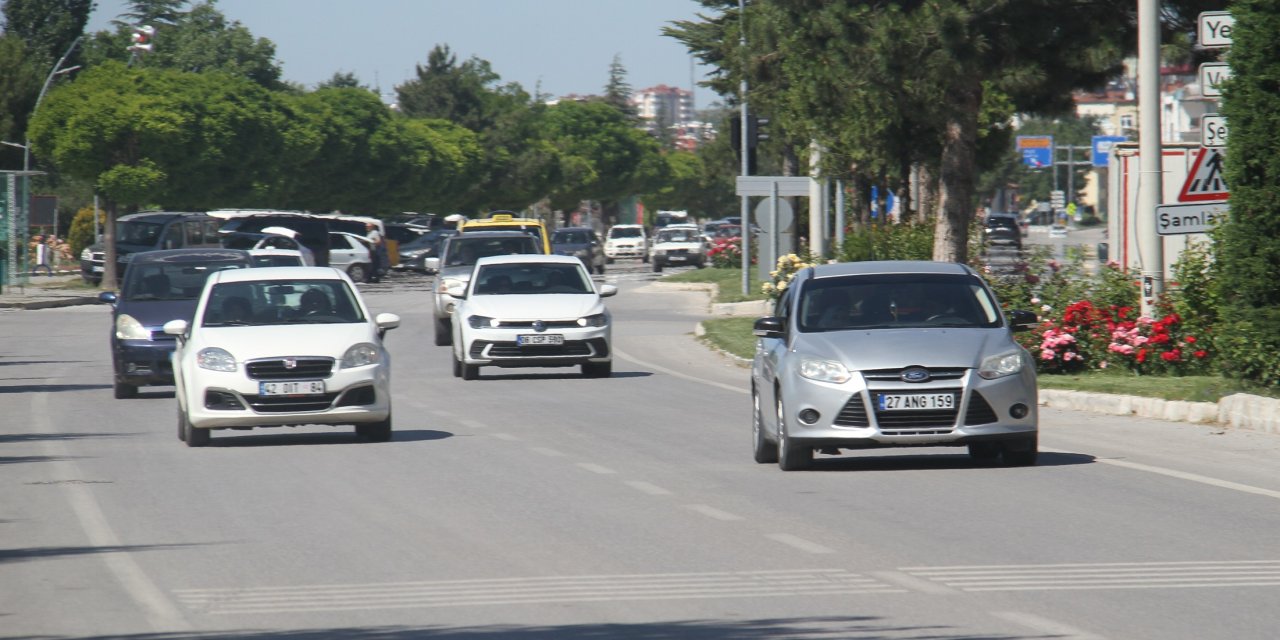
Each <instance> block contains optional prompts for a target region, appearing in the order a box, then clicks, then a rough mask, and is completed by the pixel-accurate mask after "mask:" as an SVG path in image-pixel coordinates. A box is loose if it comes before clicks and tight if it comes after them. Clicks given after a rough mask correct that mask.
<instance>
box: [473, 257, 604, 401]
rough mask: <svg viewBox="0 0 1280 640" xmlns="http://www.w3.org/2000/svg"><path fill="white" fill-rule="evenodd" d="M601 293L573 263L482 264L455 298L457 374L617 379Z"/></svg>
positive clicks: (517, 260) (510, 260)
mask: <svg viewBox="0 0 1280 640" xmlns="http://www.w3.org/2000/svg"><path fill="white" fill-rule="evenodd" d="M616 293H618V288H617V287H615V286H613V285H608V284H602V285H600V288H599V290H597V289H596V286H595V284H594V283H593V282H592V281H591V276H589V275H588V274H587V271H586V269H585V268H584V267H583V266H582V261H581V260H579V259H578V258H575V257H573V256H551V255H528V254H525V255H509V256H494V257H490V258H481V259H480V260H479V261H477V262H476V266H475V269H474V271H473V272H472V275H471V280H470V281H469V282H468V283H467V284H466V285H455V286H454V287H452V288H450V289H449V295H451V296H454V297H455V298H459V299H460V302H458V304H457V305H455V306H454V309H453V374H454V375H455V376H458V377H461V378H463V379H465V380H474V379H475V378H476V377H477V376H478V375H479V371H480V367H482V366H494V367H572V366H579V365H580V366H581V367H582V374H583V375H584V376H587V377H593V378H597V377H598V378H607V377H609V376H610V375H612V373H613V354H612V350H611V348H610V336H611V331H610V330H611V326H610V325H611V317H610V315H609V310H608V309H606V308H605V306H604V302H602V301H601V298H606V297H609V296H612V295H614V294H616Z"/></svg>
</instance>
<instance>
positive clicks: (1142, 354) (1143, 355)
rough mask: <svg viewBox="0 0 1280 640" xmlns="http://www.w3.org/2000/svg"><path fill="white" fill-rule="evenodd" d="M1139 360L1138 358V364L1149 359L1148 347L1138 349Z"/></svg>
mask: <svg viewBox="0 0 1280 640" xmlns="http://www.w3.org/2000/svg"><path fill="white" fill-rule="evenodd" d="M1137 360H1138V364H1142V363H1143V362H1146V361H1147V350H1146V349H1138V357H1137Z"/></svg>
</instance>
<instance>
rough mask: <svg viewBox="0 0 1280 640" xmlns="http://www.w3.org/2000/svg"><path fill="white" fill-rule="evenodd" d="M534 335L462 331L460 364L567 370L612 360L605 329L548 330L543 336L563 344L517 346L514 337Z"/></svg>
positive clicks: (529, 331)
mask: <svg viewBox="0 0 1280 640" xmlns="http://www.w3.org/2000/svg"><path fill="white" fill-rule="evenodd" d="M534 333H535V332H534V331H533V330H532V329H528V328H524V329H519V328H511V329H504V328H496V329H473V328H471V327H465V328H463V330H462V337H463V344H462V347H463V351H462V355H463V358H462V360H463V362H465V363H467V364H472V365H486V366H495V367H571V366H575V365H580V364H585V363H605V362H611V361H612V360H613V354H612V348H611V347H610V329H609V327H608V326H604V327H572V328H570V327H551V328H548V329H547V330H546V331H545V333H547V334H559V335H562V336H564V344H560V345H534V346H521V345H518V344H517V337H518V336H520V335H528V334H534Z"/></svg>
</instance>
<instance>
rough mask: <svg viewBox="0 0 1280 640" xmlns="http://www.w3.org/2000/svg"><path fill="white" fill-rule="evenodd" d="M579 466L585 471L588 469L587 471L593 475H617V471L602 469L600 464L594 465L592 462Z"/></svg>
mask: <svg viewBox="0 0 1280 640" xmlns="http://www.w3.org/2000/svg"><path fill="white" fill-rule="evenodd" d="M578 466H579V467H582V468H583V469H586V470H587V471H590V472H591V473H598V474H600V475H612V474H615V473H617V471H614V470H613V469H610V468H609V467H602V466H600V465H598V464H593V463H590V462H579V463H578Z"/></svg>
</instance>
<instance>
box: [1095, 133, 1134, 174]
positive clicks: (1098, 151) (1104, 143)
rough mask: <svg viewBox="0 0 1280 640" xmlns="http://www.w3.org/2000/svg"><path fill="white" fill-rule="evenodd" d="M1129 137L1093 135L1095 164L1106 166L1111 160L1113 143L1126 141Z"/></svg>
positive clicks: (1096, 165)
mask: <svg viewBox="0 0 1280 640" xmlns="http://www.w3.org/2000/svg"><path fill="white" fill-rule="evenodd" d="M1127 140H1128V138H1126V137H1125V136H1094V137H1093V154H1092V158H1093V166H1095V167H1105V166H1107V163H1109V162H1110V161H1111V145H1113V144H1115V143H1117V142H1125V141H1127Z"/></svg>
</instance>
